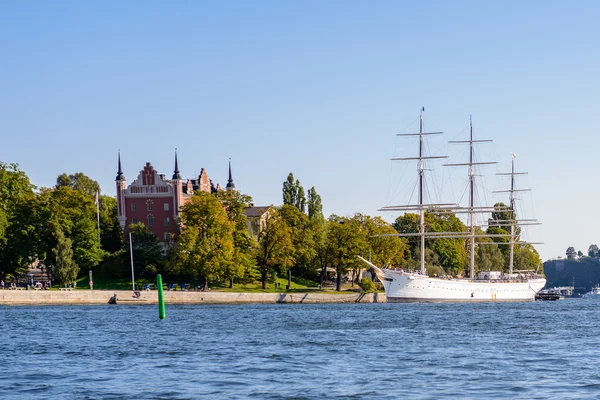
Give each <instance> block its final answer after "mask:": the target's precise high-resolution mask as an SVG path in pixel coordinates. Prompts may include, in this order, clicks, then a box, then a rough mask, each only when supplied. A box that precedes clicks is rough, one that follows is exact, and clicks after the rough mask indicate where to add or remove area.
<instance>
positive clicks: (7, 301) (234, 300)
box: [0, 289, 386, 306]
mask: <svg viewBox="0 0 600 400" xmlns="http://www.w3.org/2000/svg"><path fill="white" fill-rule="evenodd" d="M139 293H140V296H139V298H135V297H134V296H133V292H132V291H131V290H81V289H80V290H72V291H56V290H0V305H98V304H108V299H110V298H111V297H112V296H113V295H114V294H116V295H117V306H118V305H119V304H139V305H142V304H157V302H158V292H157V291H156V290H151V291H148V290H143V291H140V292H139ZM164 295H165V303H166V304H276V303H307V304H326V303H385V302H386V296H385V293H348V294H345V293H339V294H327V293H249V292H218V291H210V292H185V291H166V292H164Z"/></svg>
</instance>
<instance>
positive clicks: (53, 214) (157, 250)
mask: <svg viewBox="0 0 600 400" xmlns="http://www.w3.org/2000/svg"><path fill="white" fill-rule="evenodd" d="M97 193H100V186H99V185H98V183H97V182H96V181H94V180H92V179H91V178H89V177H87V176H86V175H84V174H82V173H76V174H71V175H68V174H62V175H60V176H58V177H57V180H56V184H55V186H53V187H52V188H39V189H38V188H36V187H34V186H33V185H32V184H31V182H30V181H29V178H28V177H27V175H26V174H25V173H24V172H23V171H21V170H20V169H19V167H18V166H17V165H16V164H5V163H1V162H0V274H1V275H2V276H3V277H5V278H6V277H11V276H18V275H19V274H23V273H25V272H26V271H27V268H28V267H29V265H31V264H32V263H36V262H40V264H41V265H43V266H44V268H47V269H49V270H50V271H51V272H52V274H53V276H54V277H56V278H58V279H59V280H60V281H61V282H62V283H64V284H68V283H71V282H73V281H75V280H76V278H77V277H78V276H80V275H81V274H87V271H88V270H89V269H93V270H94V273H95V274H102V275H104V276H106V277H108V278H112V277H114V278H117V277H126V276H127V274H128V273H129V271H130V265H129V260H130V253H129V245H128V243H126V242H125V241H124V238H127V237H128V234H129V233H131V236H132V238H133V241H132V250H133V256H134V257H133V259H134V270H135V274H136V277H145V278H152V277H153V276H154V275H156V274H157V273H163V274H167V275H168V276H170V277H172V278H173V279H177V280H178V281H179V282H184V281H186V282H190V283H191V282H198V283H201V284H202V285H203V286H205V287H208V285H209V284H211V283H214V282H219V283H220V284H223V283H226V284H228V285H229V287H231V288H233V287H234V285H235V284H236V283H246V282H260V283H261V285H262V287H263V288H266V287H267V284H268V283H269V282H270V281H272V279H274V277H276V276H287V278H288V287H290V286H291V280H292V276H293V275H294V276H299V277H302V278H305V279H310V280H313V281H316V282H319V283H321V284H323V283H324V281H325V280H326V279H328V277H329V275H330V274H331V275H334V276H335V277H336V289H337V290H341V286H342V279H343V277H344V276H345V275H347V274H350V275H351V276H352V279H353V280H354V278H355V277H358V276H359V275H360V272H361V270H362V269H364V267H365V265H364V264H363V263H362V262H361V261H360V260H359V259H358V257H357V256H358V255H363V256H364V257H367V258H370V259H371V261H372V262H373V263H374V264H376V265H381V266H384V267H399V268H415V269H416V268H418V262H419V261H418V260H419V259H420V247H419V245H418V240H417V238H413V237H411V238H400V237H390V236H381V235H388V234H394V233H397V232H401V233H409V232H418V225H419V216H418V215H417V214H410V213H407V214H404V215H403V216H400V217H398V218H397V219H396V220H395V222H394V223H392V224H390V223H388V222H386V221H385V220H383V219H382V218H381V217H372V216H368V215H365V214H361V213H357V214H355V215H352V216H339V215H335V214H332V215H330V216H329V217H328V218H325V217H324V215H323V206H322V200H321V197H320V195H319V194H318V193H317V191H316V189H315V188H314V187H311V189H310V190H308V191H307V192H305V190H304V188H303V187H302V185H301V184H300V181H299V180H298V179H295V178H294V176H293V174H292V173H290V174H289V175H288V177H287V179H286V180H285V181H284V182H283V186H282V201H283V202H282V204H281V205H278V206H271V207H269V210H268V212H267V213H265V214H264V215H263V217H262V221H261V229H260V230H259V231H258V233H257V235H252V234H251V233H250V232H249V230H248V224H247V219H246V215H245V213H244V210H246V209H247V208H248V207H249V206H251V204H252V198H251V196H249V195H247V194H244V193H241V192H239V191H235V190H233V191H228V190H224V191H219V192H217V193H212V194H211V193H205V192H196V193H195V194H194V195H193V196H192V198H191V200H190V201H189V202H187V203H186V204H185V205H184V206H183V207H182V209H181V216H180V218H179V221H177V222H178V226H179V229H178V234H176V235H175V237H174V241H173V243H171V245H169V246H168V250H167V251H166V254H165V252H164V251H163V250H164V249H163V247H162V246H161V244H160V243H158V241H157V239H156V237H155V236H154V235H153V234H152V233H151V232H150V230H149V229H148V227H147V226H146V225H144V224H143V223H136V224H131V225H129V226H128V228H127V232H122V230H121V227H120V225H119V223H118V220H117V204H116V200H115V198H113V197H111V196H106V195H102V194H100V195H98V196H96V194H97ZM96 198H97V201H98V203H96ZM96 204H98V206H99V209H100V212H99V214H100V230H99V231H98V227H97V220H96ZM497 207H498V209H506V206H504V205H503V204H497ZM506 219H508V218H507V217H506V216H505V215H502V213H501V212H497V213H494V214H492V218H491V222H490V224H489V227H488V229H487V233H504V234H507V231H506V229H505V227H502V226H500V224H497V226H494V223H493V222H494V220H496V221H501V220H506ZM425 221H426V226H427V230H430V231H438V232H441V231H452V232H460V231H466V230H467V227H466V226H465V225H464V224H463V223H462V222H461V221H460V219H458V218H457V217H456V216H455V215H454V214H451V213H445V214H439V213H436V214H434V213H429V212H428V213H426V214H425ZM492 241H493V242H496V244H499V245H490V244H489V243H487V245H484V244H486V243H484V242H492ZM507 241H508V238H507V237H501V236H499V237H494V238H478V246H477V253H476V261H477V266H478V268H479V269H481V270H490V269H491V270H499V269H502V270H506V269H507V266H508V246H502V244H503V243H504V244H505V243H506V242H507ZM425 251H426V254H425V259H426V263H427V270H428V273H430V274H431V275H434V274H437V275H463V274H464V271H465V269H466V268H468V247H467V243H466V242H465V240H464V239H452V238H450V239H436V240H426V249H425ZM538 263H539V255H538V254H537V252H536V251H535V249H534V248H533V247H531V246H530V245H516V246H515V267H516V268H517V269H532V268H533V269H535V267H537V265H538Z"/></svg>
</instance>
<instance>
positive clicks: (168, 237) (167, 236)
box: [165, 232, 171, 242]
mask: <svg viewBox="0 0 600 400" xmlns="http://www.w3.org/2000/svg"><path fill="white" fill-rule="evenodd" d="M165 240H166V241H167V242H168V241H169V240H171V234H170V233H169V232H165Z"/></svg>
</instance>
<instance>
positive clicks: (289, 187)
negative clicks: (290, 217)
mask: <svg viewBox="0 0 600 400" xmlns="http://www.w3.org/2000/svg"><path fill="white" fill-rule="evenodd" d="M282 191H283V204H284V205H289V206H294V207H296V208H297V209H298V210H300V212H302V213H304V212H305V210H306V196H305V195H304V188H303V187H302V186H301V185H300V181H299V180H297V179H296V181H294V174H292V173H291V172H290V174H289V175H288V177H287V180H286V181H285V182H283V189H282Z"/></svg>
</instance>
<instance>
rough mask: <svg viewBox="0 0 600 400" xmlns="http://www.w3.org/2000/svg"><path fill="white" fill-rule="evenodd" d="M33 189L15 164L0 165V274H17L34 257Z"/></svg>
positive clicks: (35, 239)
mask: <svg viewBox="0 0 600 400" xmlns="http://www.w3.org/2000/svg"><path fill="white" fill-rule="evenodd" d="M33 189H34V186H33V185H32V184H31V183H30V182H29V178H28V177H27V175H26V174H25V173H24V172H23V171H21V170H20V169H19V166H18V165H17V164H6V163H3V162H0V275H7V274H18V273H19V272H21V271H23V270H24V269H25V268H26V267H27V265H28V264H29V263H30V262H31V261H32V260H33V258H34V257H35V253H36V252H35V245H36V243H37V241H38V231H37V229H36V225H35V219H34V211H35V210H34V203H35V194H34V192H33Z"/></svg>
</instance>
